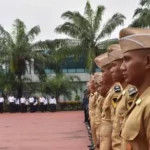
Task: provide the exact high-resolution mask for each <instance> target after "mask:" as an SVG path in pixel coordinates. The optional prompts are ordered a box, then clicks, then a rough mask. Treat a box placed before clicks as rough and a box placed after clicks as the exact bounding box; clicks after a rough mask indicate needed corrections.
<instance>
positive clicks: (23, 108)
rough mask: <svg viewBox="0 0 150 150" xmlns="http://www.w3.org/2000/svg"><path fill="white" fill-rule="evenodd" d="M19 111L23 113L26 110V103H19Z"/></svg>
mask: <svg viewBox="0 0 150 150" xmlns="http://www.w3.org/2000/svg"><path fill="white" fill-rule="evenodd" d="M21 112H22V113H24V112H26V105H25V104H23V103H22V104H21Z"/></svg>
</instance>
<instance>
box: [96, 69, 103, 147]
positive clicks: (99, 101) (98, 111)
mask: <svg viewBox="0 0 150 150" xmlns="http://www.w3.org/2000/svg"><path fill="white" fill-rule="evenodd" d="M94 77H95V79H94V81H95V85H96V89H97V93H98V97H97V100H96V108H95V128H96V143H97V144H98V141H99V139H100V134H99V133H100V121H101V108H102V105H103V101H104V97H103V96H101V95H100V92H99V91H98V86H100V82H101V80H102V73H101V72H98V73H95V74H94ZM97 147H98V146H97Z"/></svg>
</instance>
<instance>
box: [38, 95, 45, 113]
mask: <svg viewBox="0 0 150 150" xmlns="http://www.w3.org/2000/svg"><path fill="white" fill-rule="evenodd" d="M44 100H45V98H44V97H43V96H41V97H40V98H39V102H40V111H41V112H43V111H44Z"/></svg>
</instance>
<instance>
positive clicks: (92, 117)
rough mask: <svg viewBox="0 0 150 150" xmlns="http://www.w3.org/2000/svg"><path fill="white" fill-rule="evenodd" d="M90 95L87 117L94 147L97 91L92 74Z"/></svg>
mask: <svg viewBox="0 0 150 150" xmlns="http://www.w3.org/2000/svg"><path fill="white" fill-rule="evenodd" d="M89 89H90V96H89V118H90V125H91V132H92V139H93V143H94V147H95V146H96V128H95V108H96V99H97V96H98V95H97V92H96V87H95V83H94V75H91V77H90V84H89Z"/></svg>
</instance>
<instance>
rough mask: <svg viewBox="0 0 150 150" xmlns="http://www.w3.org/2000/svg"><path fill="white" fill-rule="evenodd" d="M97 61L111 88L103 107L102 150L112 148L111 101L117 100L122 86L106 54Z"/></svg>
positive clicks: (104, 79) (96, 59) (104, 78)
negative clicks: (113, 77)
mask: <svg viewBox="0 0 150 150" xmlns="http://www.w3.org/2000/svg"><path fill="white" fill-rule="evenodd" d="M95 63H96V64H97V66H98V67H99V68H101V70H102V72H103V76H102V77H103V82H104V84H106V85H109V87H110V90H109V91H108V94H107V97H106V98H105V100H104V103H103V108H102V119H101V129H100V150H111V149H112V148H111V147H112V146H111V145H112V144H111V142H112V140H111V134H112V120H111V119H112V118H113V117H112V112H111V110H112V109H111V102H112V101H116V100H117V98H118V97H119V96H120V95H121V91H122V87H121V85H120V83H114V82H113V80H112V76H111V72H110V69H111V61H110V59H109V58H108V56H107V53H106V54H103V55H101V56H98V57H96V58H95Z"/></svg>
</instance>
